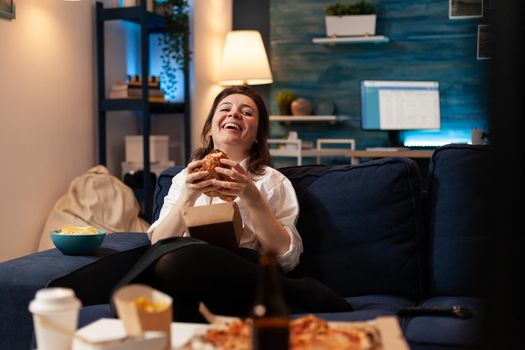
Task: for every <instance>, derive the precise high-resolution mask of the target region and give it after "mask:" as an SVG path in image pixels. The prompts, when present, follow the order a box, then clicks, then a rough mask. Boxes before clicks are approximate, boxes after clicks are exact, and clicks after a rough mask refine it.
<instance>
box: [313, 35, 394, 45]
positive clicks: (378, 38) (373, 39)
mask: <svg viewBox="0 0 525 350" xmlns="http://www.w3.org/2000/svg"><path fill="white" fill-rule="evenodd" d="M389 41H390V39H389V38H388V37H386V36H384V35H373V36H346V37H336V38H330V37H325V38H313V39H312V42H313V43H314V44H331V45H333V44H365V43H376V44H379V43H387V42H389Z"/></svg>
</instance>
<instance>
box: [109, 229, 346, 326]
mask: <svg viewBox="0 0 525 350" xmlns="http://www.w3.org/2000/svg"><path fill="white" fill-rule="evenodd" d="M258 258H259V254H258V252H256V251H254V250H252V249H247V248H237V249H235V250H228V249H224V248H221V247H218V246H214V245H209V244H206V243H204V242H202V241H199V240H195V239H191V238H171V239H167V240H162V241H159V242H158V243H157V244H155V245H153V246H151V247H150V248H149V249H148V251H147V252H146V253H145V254H144V256H143V257H142V258H141V261H139V262H138V263H137V265H135V267H134V268H133V269H132V271H130V274H128V275H127V276H126V278H124V279H123V281H122V282H121V283H120V284H119V286H122V285H123V284H127V283H130V282H137V283H146V284H149V285H151V286H152V287H154V288H156V289H158V290H160V291H163V292H164V293H167V294H169V295H170V296H172V297H173V300H174V301H173V314H174V321H180V322H204V319H203V318H202V316H201V315H200V314H199V312H198V306H199V302H201V301H202V302H203V303H204V304H205V305H206V306H207V307H208V308H209V309H210V311H212V312H213V313H215V314H219V315H229V316H238V317H246V316H247V315H248V311H249V308H250V306H251V305H252V303H253V301H254V298H255V290H256V286H257V279H258V275H259V273H260V270H261V267H260V266H259V265H258ZM281 285H282V289H283V293H284V296H285V299H286V302H287V303H288V305H289V307H290V311H291V312H292V313H310V312H338V311H350V310H351V306H350V305H349V304H348V303H347V302H346V301H345V300H344V299H343V298H342V297H340V296H339V295H338V294H337V293H335V292H334V291H332V290H331V289H329V288H328V287H326V286H324V285H323V284H321V283H320V282H318V281H317V280H314V279H312V278H288V277H286V276H282V277H281Z"/></svg>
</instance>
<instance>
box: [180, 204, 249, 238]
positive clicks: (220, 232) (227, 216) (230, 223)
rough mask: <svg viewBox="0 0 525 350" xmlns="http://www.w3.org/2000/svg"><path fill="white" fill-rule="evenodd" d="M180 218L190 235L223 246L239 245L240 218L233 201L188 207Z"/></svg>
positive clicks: (240, 232) (241, 230)
mask: <svg viewBox="0 0 525 350" xmlns="http://www.w3.org/2000/svg"><path fill="white" fill-rule="evenodd" d="M182 219H183V221H184V224H185V226H186V230H187V231H188V233H189V234H190V236H191V237H195V238H197V239H201V240H203V241H206V242H208V243H210V244H215V245H218V246H221V247H225V248H234V247H238V246H239V241H240V240H241V236H242V232H243V229H242V218H241V213H240V212H239V207H238V206H237V203H235V202H227V203H220V204H211V205H204V206H197V207H190V208H188V209H185V210H183V211H182Z"/></svg>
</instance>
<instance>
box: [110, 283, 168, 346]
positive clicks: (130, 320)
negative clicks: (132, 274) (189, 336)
mask: <svg viewBox="0 0 525 350" xmlns="http://www.w3.org/2000/svg"><path fill="white" fill-rule="evenodd" d="M139 297H145V298H147V299H148V300H150V301H152V302H153V303H159V302H161V303H166V304H167V305H168V306H167V307H166V308H163V309H162V310H159V311H153V312H149V311H146V310H144V309H142V308H139V307H137V306H136V305H135V303H134V300H136V299H137V298H139ZM113 303H114V304H115V306H116V308H117V314H118V317H119V318H120V319H121V320H122V323H123V324H124V328H125V329H126V333H127V335H128V336H138V335H141V334H143V333H144V332H145V331H162V332H164V333H165V334H166V338H167V344H168V347H167V349H169V348H171V322H172V320H173V313H172V304H173V299H172V298H171V297H170V296H169V295H167V294H164V293H162V292H160V291H158V290H156V289H154V288H151V287H149V286H146V285H142V284H130V285H127V286H125V287H122V288H120V289H118V290H117V291H116V292H115V293H114V294H113Z"/></svg>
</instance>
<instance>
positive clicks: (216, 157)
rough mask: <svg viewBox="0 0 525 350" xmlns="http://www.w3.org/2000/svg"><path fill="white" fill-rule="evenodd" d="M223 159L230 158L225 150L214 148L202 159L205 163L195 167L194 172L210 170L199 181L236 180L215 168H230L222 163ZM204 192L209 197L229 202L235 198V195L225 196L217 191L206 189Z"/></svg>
mask: <svg viewBox="0 0 525 350" xmlns="http://www.w3.org/2000/svg"><path fill="white" fill-rule="evenodd" d="M221 159H228V156H227V155H226V153H224V152H223V151H221V150H219V149H214V150H213V151H211V152H210V153H208V154H207V155H206V156H205V157H204V158H203V159H202V160H203V161H204V163H203V164H202V165H201V166H200V167H197V168H195V169H193V171H192V173H194V172H197V171H207V172H208V175H207V176H205V177H204V178H202V179H200V180H199V181H205V180H209V179H217V180H221V181H231V182H233V181H234V180H233V179H232V178H231V177H229V176H226V175H224V174H220V173H218V172H217V171H216V170H215V168H217V167H222V168H228V166H227V165H225V164H222V163H221ZM204 194H205V195H207V196H209V197H219V198H220V199H222V200H223V201H227V202H231V201H233V200H234V199H235V196H225V195H222V194H220V193H219V192H217V191H206V192H204Z"/></svg>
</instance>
